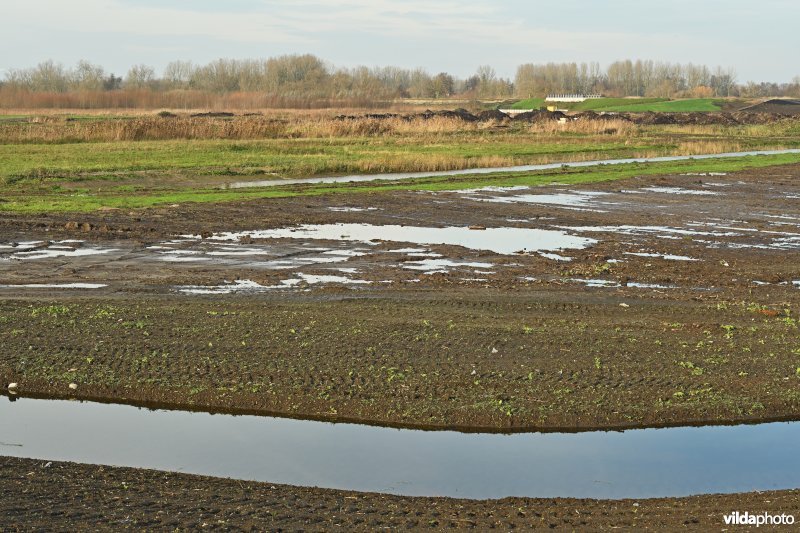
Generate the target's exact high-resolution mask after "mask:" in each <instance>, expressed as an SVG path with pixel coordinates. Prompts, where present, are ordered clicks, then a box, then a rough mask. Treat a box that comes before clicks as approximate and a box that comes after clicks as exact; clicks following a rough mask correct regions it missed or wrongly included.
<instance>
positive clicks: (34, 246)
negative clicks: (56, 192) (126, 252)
mask: <svg viewBox="0 0 800 533" xmlns="http://www.w3.org/2000/svg"><path fill="white" fill-rule="evenodd" d="M65 242H75V243H76V244H80V243H81V241H62V242H61V243H58V242H53V243H48V244H46V245H45V244H43V243H41V242H33V243H19V244H18V245H17V246H14V245H5V246H4V249H10V250H12V253H11V255H10V256H9V259H13V260H19V261H32V260H36V259H54V258H58V257H85V256H90V255H103V254H108V253H111V252H118V251H119V250H117V249H116V248H80V247H77V246H76V247H73V246H65V245H64V244H63V243H65ZM16 250H20V251H16Z"/></svg>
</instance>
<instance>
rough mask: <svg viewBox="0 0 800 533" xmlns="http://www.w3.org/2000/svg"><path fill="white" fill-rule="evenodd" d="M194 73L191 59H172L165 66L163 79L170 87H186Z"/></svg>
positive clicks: (166, 85)
mask: <svg viewBox="0 0 800 533" xmlns="http://www.w3.org/2000/svg"><path fill="white" fill-rule="evenodd" d="M193 74H194V65H193V64H192V62H191V61H171V62H170V63H167V66H166V67H165V68H164V75H163V78H162V81H163V83H164V86H165V87H166V88H168V89H186V88H188V87H189V81H190V80H191V79H192V75H193Z"/></svg>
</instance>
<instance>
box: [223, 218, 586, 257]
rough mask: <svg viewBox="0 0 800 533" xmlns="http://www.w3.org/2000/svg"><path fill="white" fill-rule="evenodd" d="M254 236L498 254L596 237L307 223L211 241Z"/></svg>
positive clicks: (568, 244)
mask: <svg viewBox="0 0 800 533" xmlns="http://www.w3.org/2000/svg"><path fill="white" fill-rule="evenodd" d="M242 237H251V238H253V239H315V240H332V241H351V242H362V243H366V244H374V243H375V242H377V241H393V242H408V243H412V244H424V245H430V244H448V245H454V246H463V247H465V248H470V249H472V250H488V251H491V252H495V253H498V254H504V255H508V254H513V253H516V252H518V251H521V250H525V251H529V252H530V251H558V250H563V249H569V248H573V249H574V248H578V249H580V248H585V247H587V246H589V245H591V244H594V243H595V242H597V241H595V240H594V239H590V238H587V237H579V236H575V235H570V234H569V233H567V232H565V231H560V230H543V229H531V228H487V229H485V230H471V229H469V228H465V227H447V228H431V227H417V226H397V225H373V224H318V225H312V224H306V225H303V226H297V227H290V228H279V229H271V230H255V231H243V232H237V233H230V232H229V233H217V234H214V235H213V236H212V237H211V238H210V239H209V240H219V241H238V240H239V239H240V238H242Z"/></svg>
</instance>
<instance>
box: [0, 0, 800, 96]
mask: <svg viewBox="0 0 800 533" xmlns="http://www.w3.org/2000/svg"><path fill="white" fill-rule="evenodd" d="M0 4H5V5H3V7H2V13H3V36H2V38H1V39H0V77H2V75H3V74H4V71H7V70H8V69H13V68H27V67H31V66H34V65H36V64H37V63H39V62H40V61H44V60H47V59H52V60H55V61H57V62H60V63H63V64H64V65H66V66H72V65H74V64H75V63H77V62H78V61H79V60H81V59H86V60H89V61H91V62H92V63H96V64H100V65H102V66H103V67H105V68H106V70H107V71H109V72H114V73H116V74H118V75H124V74H125V73H126V72H127V70H128V68H129V67H130V66H131V65H134V64H142V63H144V64H147V65H150V66H153V67H155V68H156V71H157V72H161V70H162V69H163V68H164V66H166V64H167V63H168V62H170V61H172V60H176V59H182V60H191V61H193V62H195V63H197V64H203V63H207V62H209V61H212V60H214V59H217V58H235V59H249V58H264V57H270V56H276V55H282V54H294V53H299V54H303V53H310V54H314V55H317V56H319V57H320V58H322V59H324V60H326V61H328V62H330V63H332V64H333V65H336V66H341V67H354V66H357V65H367V66H388V65H394V66H399V67H405V68H416V67H423V68H425V69H426V70H428V71H429V72H431V73H437V72H441V71H446V72H449V73H451V74H455V75H457V76H460V77H467V76H469V75H471V74H473V73H474V72H475V70H476V69H477V67H478V66H480V65H486V64H488V65H491V66H493V67H494V68H495V70H496V72H497V74H498V75H499V76H502V77H509V78H513V76H514V73H515V71H516V67H517V66H518V65H520V64H523V63H545V62H549V61H555V62H561V61H575V62H582V61H587V62H588V61H597V62H599V63H600V64H601V65H603V66H606V65H608V64H609V63H611V62H612V61H615V60H618V59H628V58H630V59H637V58H638V59H653V60H662V61H674V62H681V63H689V62H691V63H695V64H706V65H709V66H712V67H713V66H717V65H720V66H723V67H726V68H727V67H733V68H734V69H735V70H736V72H737V73H738V80H739V81H740V82H745V81H749V80H755V81H777V82H784V81H789V80H791V79H792V78H793V77H795V76H798V75H800V60H798V54H797V52H798V50H800V32H798V31H797V22H798V21H800V1H798V0H760V1H759V2H752V1H751V0H602V1H601V0H550V1H540V0H527V1H525V0H460V1H456V0H402V1H401V0H218V1H212V0H69V1H67V0H0Z"/></svg>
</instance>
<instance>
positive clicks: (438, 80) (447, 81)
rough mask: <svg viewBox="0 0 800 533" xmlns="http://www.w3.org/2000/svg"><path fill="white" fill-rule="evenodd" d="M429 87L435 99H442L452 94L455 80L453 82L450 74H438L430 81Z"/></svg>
mask: <svg viewBox="0 0 800 533" xmlns="http://www.w3.org/2000/svg"><path fill="white" fill-rule="evenodd" d="M431 86H432V89H433V96H434V97H435V98H442V97H445V96H450V95H452V94H453V90H454V87H455V80H453V77H452V76H451V75H450V74H448V73H446V72H440V73H439V74H437V75H436V76H434V77H433V79H432V80H431Z"/></svg>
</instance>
